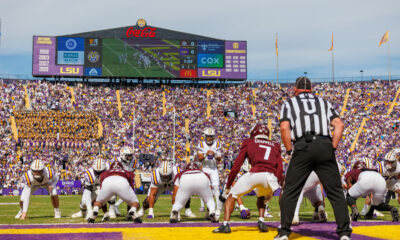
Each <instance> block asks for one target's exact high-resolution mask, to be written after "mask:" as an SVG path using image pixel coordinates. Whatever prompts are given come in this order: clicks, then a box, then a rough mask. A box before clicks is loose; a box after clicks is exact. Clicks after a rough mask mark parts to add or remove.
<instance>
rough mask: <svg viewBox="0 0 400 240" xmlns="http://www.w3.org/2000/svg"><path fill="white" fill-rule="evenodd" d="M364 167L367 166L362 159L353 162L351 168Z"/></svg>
mask: <svg viewBox="0 0 400 240" xmlns="http://www.w3.org/2000/svg"><path fill="white" fill-rule="evenodd" d="M364 168H367V164H365V162H364V161H362V160H358V161H357V162H355V163H354V164H353V169H360V170H361V169H364Z"/></svg>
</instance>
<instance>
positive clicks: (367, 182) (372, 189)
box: [349, 171, 386, 206]
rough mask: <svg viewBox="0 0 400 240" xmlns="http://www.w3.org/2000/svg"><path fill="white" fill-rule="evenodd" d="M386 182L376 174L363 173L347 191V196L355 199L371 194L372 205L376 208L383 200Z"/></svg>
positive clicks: (370, 172)
mask: <svg viewBox="0 0 400 240" xmlns="http://www.w3.org/2000/svg"><path fill="white" fill-rule="evenodd" d="M385 191H386V182H385V179H384V178H383V177H382V176H381V175H380V174H379V173H377V172H374V171H365V172H362V173H361V174H360V176H359V177H358V181H357V182H356V183H355V184H354V185H353V186H352V187H351V188H350V189H349V195H350V196H351V197H353V198H355V199H357V198H359V197H364V196H367V194H369V193H372V195H373V199H372V205H374V206H378V205H379V204H381V203H382V202H383V200H384V199H385Z"/></svg>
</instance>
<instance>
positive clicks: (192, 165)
mask: <svg viewBox="0 0 400 240" xmlns="http://www.w3.org/2000/svg"><path fill="white" fill-rule="evenodd" d="M195 169H200V166H199V164H198V163H197V162H190V163H188V165H186V168H185V170H195Z"/></svg>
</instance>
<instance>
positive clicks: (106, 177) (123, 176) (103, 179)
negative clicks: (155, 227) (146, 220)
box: [88, 162, 142, 223]
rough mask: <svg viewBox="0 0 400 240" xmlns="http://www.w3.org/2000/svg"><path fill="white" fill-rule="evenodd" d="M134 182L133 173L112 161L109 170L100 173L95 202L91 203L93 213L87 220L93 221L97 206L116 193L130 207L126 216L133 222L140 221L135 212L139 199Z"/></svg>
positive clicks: (97, 210)
mask: <svg viewBox="0 0 400 240" xmlns="http://www.w3.org/2000/svg"><path fill="white" fill-rule="evenodd" d="M134 184H135V174H134V173H133V172H131V171H126V170H124V167H123V166H122V164H121V163H120V162H113V163H112V164H111V166H110V170H107V171H105V172H103V173H102V174H101V175H100V191H99V194H98V195H97V198H96V202H94V204H93V205H94V207H93V215H92V216H91V217H90V218H89V219H88V222H89V223H94V222H95V219H96V217H97V215H98V214H99V208H100V207H102V206H103V205H104V204H105V203H106V202H107V201H108V200H110V198H111V197H112V196H114V195H117V196H119V197H120V198H121V199H122V200H123V201H125V202H126V203H127V204H128V206H130V207H131V208H130V209H129V211H128V213H127V218H128V219H133V221H134V222H135V223H142V219H141V218H140V217H139V216H138V215H137V213H136V210H137V209H138V208H139V200H138V198H137V197H136V194H135V192H134V191H133V188H134Z"/></svg>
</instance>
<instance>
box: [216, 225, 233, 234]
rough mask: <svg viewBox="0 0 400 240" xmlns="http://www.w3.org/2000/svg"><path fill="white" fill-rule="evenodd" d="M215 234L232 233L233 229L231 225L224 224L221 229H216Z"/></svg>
mask: <svg viewBox="0 0 400 240" xmlns="http://www.w3.org/2000/svg"><path fill="white" fill-rule="evenodd" d="M212 232H213V233H231V227H230V226H229V224H226V225H224V224H222V225H221V226H219V228H216V229H214V230H213V231H212Z"/></svg>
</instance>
